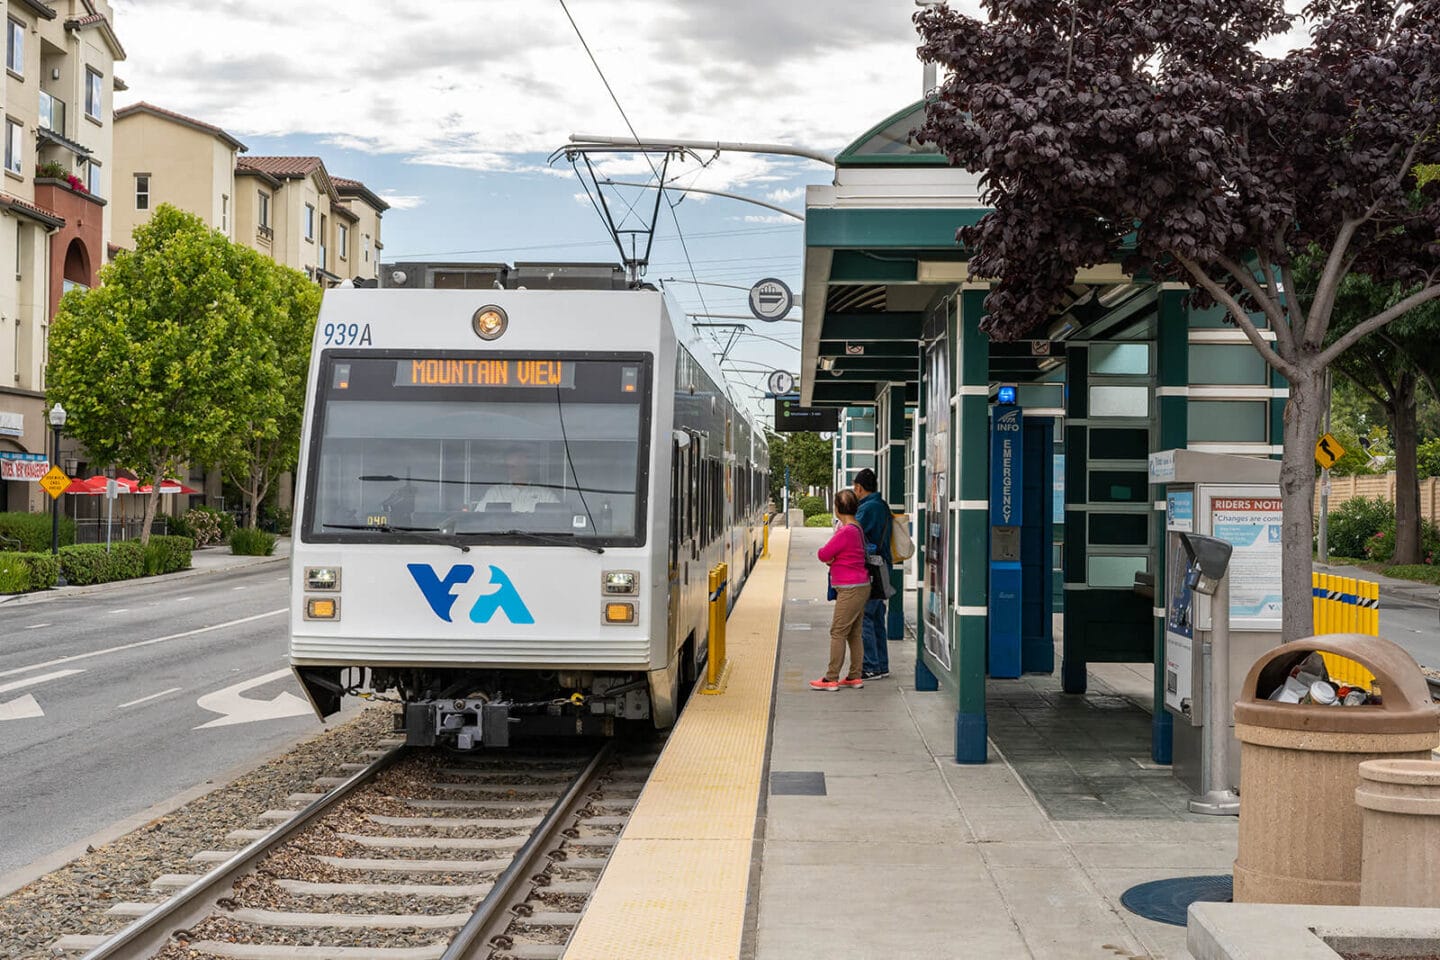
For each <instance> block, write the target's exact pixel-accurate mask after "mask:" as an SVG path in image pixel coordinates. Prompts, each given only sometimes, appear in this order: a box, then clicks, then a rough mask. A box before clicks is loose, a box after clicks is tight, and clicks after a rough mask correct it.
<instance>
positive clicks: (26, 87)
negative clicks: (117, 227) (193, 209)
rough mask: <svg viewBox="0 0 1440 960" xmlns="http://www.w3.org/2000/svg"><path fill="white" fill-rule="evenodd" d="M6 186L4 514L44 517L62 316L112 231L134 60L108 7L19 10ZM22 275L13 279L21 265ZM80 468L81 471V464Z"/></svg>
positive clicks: (0, 350) (8, 95)
mask: <svg viewBox="0 0 1440 960" xmlns="http://www.w3.org/2000/svg"><path fill="white" fill-rule="evenodd" d="M4 6H5V13H6V25H5V28H6V32H5V80H4V84H3V87H0V89H3V91H4V101H3V108H4V121H5V131H4V141H3V147H4V154H3V158H4V176H3V178H0V180H3V183H0V264H3V265H4V269H0V510H34V509H40V508H41V507H42V506H45V505H48V502H49V501H48V498H47V497H46V496H45V494H44V493H43V492H42V491H41V490H40V489H39V487H38V486H37V485H36V483H35V482H34V477H33V474H35V473H36V472H38V471H40V470H42V469H44V467H45V466H48V464H45V463H44V461H45V460H46V459H51V460H56V459H58V460H59V461H60V465H61V466H62V467H63V466H66V465H67V464H66V458H67V457H69V458H70V459H73V458H74V456H75V455H74V453H73V452H71V453H64V452H63V451H65V450H69V449H70V448H69V446H68V445H62V454H61V456H60V457H58V458H56V457H54V456H53V454H52V453H51V452H50V451H49V449H48V441H49V436H50V429H49V423H48V421H47V419H46V413H47V411H46V407H45V362H46V358H47V343H48V331H49V323H50V318H51V317H52V316H54V314H55V311H56V310H57V309H58V307H59V302H60V297H61V296H62V295H63V294H64V292H65V291H66V290H68V289H70V288H72V287H76V286H80V287H87V288H88V287H91V286H93V285H94V284H95V282H96V273H97V271H98V270H99V267H100V265H101V263H103V262H104V257H105V251H106V245H107V243H108V242H109V239H110V231H111V229H112V223H111V216H112V208H111V204H110V200H111V190H112V182H113V174H114V164H113V128H112V123H111V119H110V118H111V104H112V101H113V96H114V91H116V90H123V89H125V87H124V84H123V83H122V82H121V81H120V79H119V78H118V77H116V76H115V71H114V68H115V64H116V63H118V62H120V61H122V60H124V59H125V49H124V48H123V47H122V46H121V45H120V41H119V38H118V37H117V36H116V34H115V30H114V26H113V12H112V10H111V8H110V4H109V3H108V2H107V0H54V2H42V0H7V2H5V4H4ZM11 266H13V270H12V269H10V267H11ZM72 469H73V466H72Z"/></svg>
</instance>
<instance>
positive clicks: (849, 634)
mask: <svg viewBox="0 0 1440 960" xmlns="http://www.w3.org/2000/svg"><path fill="white" fill-rule="evenodd" d="M858 507H859V501H857V500H856V498H855V493H854V491H852V490H841V491H840V492H839V493H837V494H835V519H836V520H838V521H839V525H838V526H836V528H835V533H834V534H833V535H832V536H831V537H830V539H829V540H828V541H826V543H825V546H823V547H821V548H820V550H819V551H818V553H817V556H819V558H820V559H821V561H823V562H824V563H827V564H829V565H830V586H832V587H834V588H835V615H834V617H833V618H832V619H831V621H830V666H829V667H828V668H827V669H826V670H825V676H823V677H821V678H820V679H819V680H811V681H810V686H811V687H812V688H813V689H816V690H839V689H840V688H841V687H863V686H865V681H863V680H861V679H860V668H861V665H862V661H863V659H864V641H863V640H862V638H861V632H860V628H861V624H862V622H863V620H864V616H865V601H866V600H869V599H870V573H869V571H868V570H866V568H865V535H864V534H863V533H861V532H860V524H858V523H856V522H855V511H856V509H857V508H858ZM847 647H848V648H849V650H850V672H849V673H847V674H846V675H845V679H843V680H842V679H840V667H841V665H842V664H843V663H844V662H845V650H846V648H847Z"/></svg>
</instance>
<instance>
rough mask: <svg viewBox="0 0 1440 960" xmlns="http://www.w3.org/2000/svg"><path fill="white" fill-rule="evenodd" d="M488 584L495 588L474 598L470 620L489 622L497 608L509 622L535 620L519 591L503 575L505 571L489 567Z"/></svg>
mask: <svg viewBox="0 0 1440 960" xmlns="http://www.w3.org/2000/svg"><path fill="white" fill-rule="evenodd" d="M490 585H491V586H493V587H495V590H493V591H492V592H490V593H486V594H482V595H481V596H480V597H479V598H477V599H476V601H475V606H473V607H471V608H470V619H471V620H473V621H475V622H476V623H489V622H490V618H491V617H493V616H495V611H497V610H499V611H501V612H502V613H504V614H505V619H506V620H509V621H510V622H511V623H516V624H520V623H534V622H535V618H534V617H532V616H531V615H530V609H529V608H528V607H526V606H525V601H524V600H521V599H520V592H519V591H518V590H516V589H515V585H514V584H513V583H511V582H510V578H509V577H507V576H505V571H503V570H501V569H500V568H499V567H491V568H490Z"/></svg>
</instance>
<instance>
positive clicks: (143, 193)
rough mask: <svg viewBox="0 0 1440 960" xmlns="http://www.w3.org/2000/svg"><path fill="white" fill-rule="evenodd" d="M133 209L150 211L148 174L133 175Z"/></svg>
mask: <svg viewBox="0 0 1440 960" xmlns="http://www.w3.org/2000/svg"><path fill="white" fill-rule="evenodd" d="M135 209H136V210H149V209H150V174H148V173H137V174H135Z"/></svg>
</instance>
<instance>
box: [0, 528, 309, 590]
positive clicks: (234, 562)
mask: <svg viewBox="0 0 1440 960" xmlns="http://www.w3.org/2000/svg"><path fill="white" fill-rule="evenodd" d="M289 559H290V538H289V537H281V538H280V539H279V540H277V541H276V542H275V552H274V553H273V554H272V555H270V556H268V557H243V556H240V557H237V556H235V555H234V554H232V553H231V552H230V545H229V544H216V545H213V546H208V547H200V548H199V549H198V550H196V551H195V552H194V553H192V554H191V556H190V569H188V570H177V571H176V572H174V573H166V574H161V575H160V576H158V577H139V578H138V579H135V580H114V581H112V582H110V583H95V584H91V585H89V586H84V587H52V588H51V589H49V590H41V591H37V592H35V593H17V594H0V606H5V607H10V606H19V605H21V604H31V603H45V602H47V601H50V600H60V599H63V598H65V597H80V596H89V595H90V594H95V593H110V592H122V591H124V590H127V589H131V588H134V587H136V586H140V585H142V584H156V583H173V582H175V581H177V580H185V579H188V578H190V577H203V576H208V575H210V574H216V573H230V572H233V571H236V570H243V569H245V568H246V567H254V566H258V565H260V564H267V563H280V562H282V561H288V560H289Z"/></svg>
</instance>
